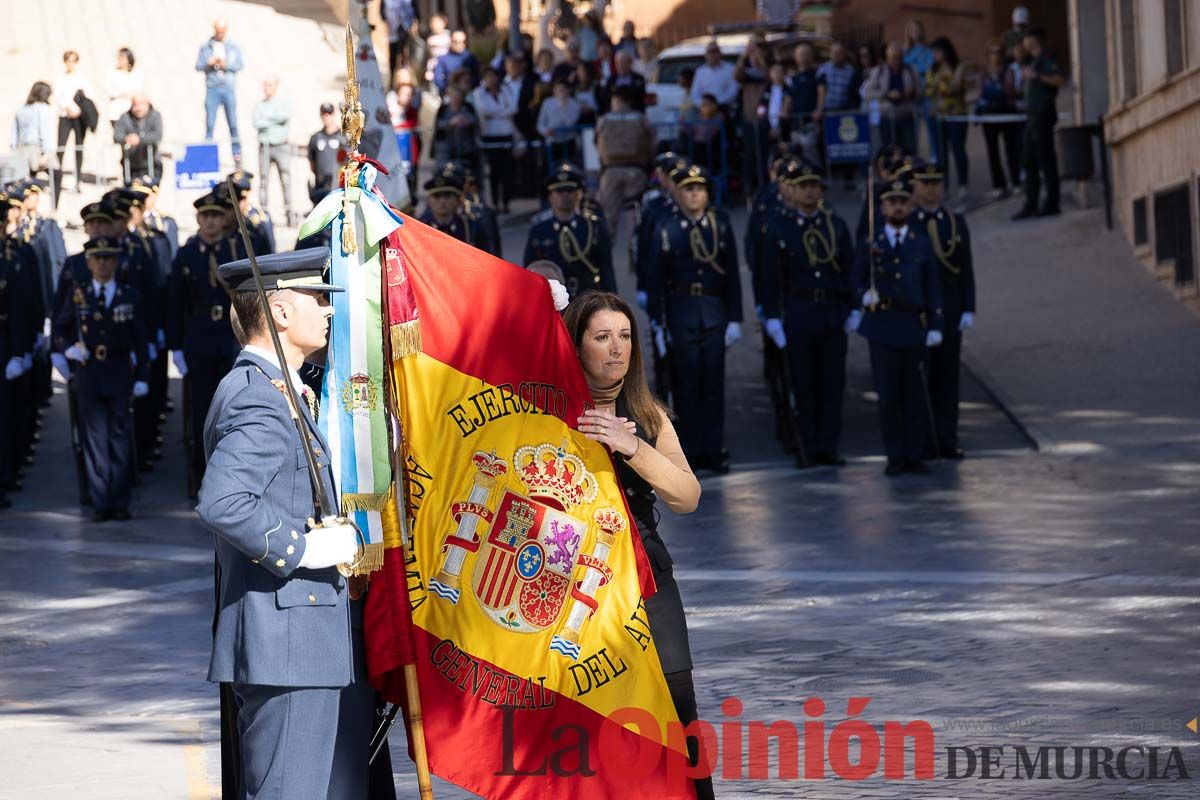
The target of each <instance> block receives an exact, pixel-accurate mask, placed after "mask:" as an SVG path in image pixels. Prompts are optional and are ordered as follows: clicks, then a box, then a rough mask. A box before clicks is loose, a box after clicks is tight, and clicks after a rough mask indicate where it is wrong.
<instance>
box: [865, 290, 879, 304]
mask: <svg viewBox="0 0 1200 800" xmlns="http://www.w3.org/2000/svg"><path fill="white" fill-rule="evenodd" d="M878 302H879V292H877V291H875V290H874V289H867V290H866V291H865V292H863V299H862V304H863V308H870V307H871V306H873V305H876V304H877V303H878Z"/></svg>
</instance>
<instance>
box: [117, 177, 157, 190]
mask: <svg viewBox="0 0 1200 800" xmlns="http://www.w3.org/2000/svg"><path fill="white" fill-rule="evenodd" d="M125 188H127V189H130V190H131V191H134V192H138V193H139V194H155V193H157V192H158V178H155V177H152V176H150V175H138V176H137V177H136V178H134V179H133V180H131V181H130V182H129V185H128V186H126V187H125Z"/></svg>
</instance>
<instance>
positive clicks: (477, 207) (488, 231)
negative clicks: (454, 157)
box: [442, 161, 504, 258]
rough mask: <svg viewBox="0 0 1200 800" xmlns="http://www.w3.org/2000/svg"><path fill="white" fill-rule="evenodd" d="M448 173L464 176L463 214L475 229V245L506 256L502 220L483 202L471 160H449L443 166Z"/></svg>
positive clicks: (499, 256) (496, 254) (497, 254)
mask: <svg viewBox="0 0 1200 800" xmlns="http://www.w3.org/2000/svg"><path fill="white" fill-rule="evenodd" d="M442 171H444V172H446V173H448V174H456V175H459V176H461V178H462V186H463V194H462V214H463V217H464V219H466V220H467V222H468V224H469V225H470V226H471V227H472V228H473V229H475V231H476V234H475V246H476V247H478V248H479V249H480V250H482V251H483V252H485V253H491V254H492V255H494V256H495V257H496V258H504V249H503V243H502V241H501V236H500V220H499V218H498V217H497V216H496V210H495V209H494V208H492V207H491V206H489V205H487V204H486V203H484V202H483V198H482V197H481V196H480V194H479V181H478V180H477V179H476V177H475V170H474V168H473V167H472V166H471V163H470V162H469V161H448V162H446V165H445V166H444V167H442Z"/></svg>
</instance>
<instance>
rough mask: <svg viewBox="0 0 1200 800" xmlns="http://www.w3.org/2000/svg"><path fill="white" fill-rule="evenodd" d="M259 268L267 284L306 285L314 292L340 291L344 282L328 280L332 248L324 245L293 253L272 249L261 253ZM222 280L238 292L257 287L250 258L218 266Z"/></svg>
mask: <svg viewBox="0 0 1200 800" xmlns="http://www.w3.org/2000/svg"><path fill="white" fill-rule="evenodd" d="M257 261H258V269H259V271H260V272H261V273H262V278H263V288H264V289H266V290H267V291H268V292H269V291H274V290H278V289H304V290H307V291H312V292H340V291H343V289H342V287H340V286H333V285H331V284H329V283H326V282H325V275H326V273H327V272H328V270H329V251H328V250H327V249H326V248H324V247H309V248H306V249H304V250H296V251H293V252H291V253H272V254H270V255H262V256H259V257H258V259H257ZM217 273H218V274H219V275H220V276H221V280H223V281H224V282H225V284H226V285H227V286H228V287H229V288H230V289H231V290H232V291H235V292H253V291H255V288H256V287H255V285H254V273H253V272H252V271H251V269H250V259H248V258H243V259H241V260H240V261H230V262H229V263H227V264H222V265H221V266H220V267H218V268H217Z"/></svg>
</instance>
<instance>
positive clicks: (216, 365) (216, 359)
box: [184, 353, 233, 486]
mask: <svg viewBox="0 0 1200 800" xmlns="http://www.w3.org/2000/svg"><path fill="white" fill-rule="evenodd" d="M184 357H185V358H186V360H187V368H188V374H187V378H188V380H187V391H188V392H189V393H190V396H189V397H188V404H189V406H190V409H189V410H190V413H191V415H192V419H191V425H192V437H193V441H192V453H191V456H192V469H193V470H195V475H196V485H197V486H198V485H199V482H200V481H202V480H203V479H204V469H205V467H206V466H207V462H205V460H204V444H203V441H202V437H203V435H204V420H205V419H206V418H207V417H208V409H209V407H210V406H211V405H212V400H213V395H215V394H216V393H217V385H218V384H220V383H221V379H222V378H224V377H225V376H226V375H227V374H228V373H229V370H230V369H231V368H232V367H233V357H229V358H225V357H223V356H205V355H195V354H192V353H185V355H184Z"/></svg>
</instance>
